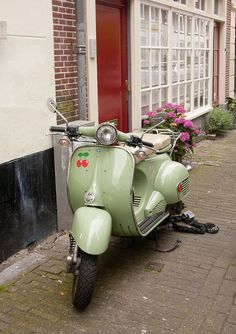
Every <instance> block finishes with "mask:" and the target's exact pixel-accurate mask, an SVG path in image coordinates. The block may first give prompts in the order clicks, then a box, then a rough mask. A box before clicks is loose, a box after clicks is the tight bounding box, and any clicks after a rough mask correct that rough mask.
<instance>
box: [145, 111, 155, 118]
mask: <svg viewBox="0 0 236 334" xmlns="http://www.w3.org/2000/svg"><path fill="white" fill-rule="evenodd" d="M145 115H147V116H148V117H154V116H156V112H155V111H148V112H146V114H145Z"/></svg>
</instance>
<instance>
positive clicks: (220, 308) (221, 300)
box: [212, 295, 233, 314]
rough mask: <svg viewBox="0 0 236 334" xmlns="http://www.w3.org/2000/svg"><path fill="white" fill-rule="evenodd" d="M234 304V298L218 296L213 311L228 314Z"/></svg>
mask: <svg viewBox="0 0 236 334" xmlns="http://www.w3.org/2000/svg"><path fill="white" fill-rule="evenodd" d="M232 304H233V298H232V297H228V296H223V295H218V296H216V299H215V301H214V305H213V307H212V310H213V311H217V312H221V313H227V314H228V313H229V311H230V309H231V307H232Z"/></svg>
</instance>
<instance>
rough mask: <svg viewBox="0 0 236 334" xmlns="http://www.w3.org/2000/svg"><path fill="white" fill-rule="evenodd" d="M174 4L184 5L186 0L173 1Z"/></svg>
mask: <svg viewBox="0 0 236 334" xmlns="http://www.w3.org/2000/svg"><path fill="white" fill-rule="evenodd" d="M173 1H174V2H179V3H181V4H182V5H186V0H173Z"/></svg>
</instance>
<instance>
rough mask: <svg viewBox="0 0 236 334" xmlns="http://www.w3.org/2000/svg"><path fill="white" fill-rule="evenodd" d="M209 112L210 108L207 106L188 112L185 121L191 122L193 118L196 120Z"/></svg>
mask: <svg viewBox="0 0 236 334" xmlns="http://www.w3.org/2000/svg"><path fill="white" fill-rule="evenodd" d="M211 110H212V106H207V107H204V108H201V109H198V110H195V111H190V112H188V113H187V119H189V120H193V119H195V118H198V117H200V116H202V115H204V114H206V113H208V112H209V111H211Z"/></svg>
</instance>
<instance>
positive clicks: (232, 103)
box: [226, 97, 236, 113]
mask: <svg viewBox="0 0 236 334" xmlns="http://www.w3.org/2000/svg"><path fill="white" fill-rule="evenodd" d="M226 105H227V110H228V111H230V112H232V113H236V99H234V98H232V97H226Z"/></svg>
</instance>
